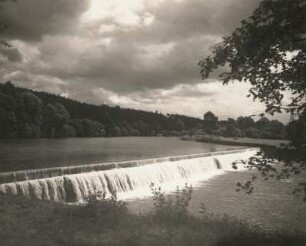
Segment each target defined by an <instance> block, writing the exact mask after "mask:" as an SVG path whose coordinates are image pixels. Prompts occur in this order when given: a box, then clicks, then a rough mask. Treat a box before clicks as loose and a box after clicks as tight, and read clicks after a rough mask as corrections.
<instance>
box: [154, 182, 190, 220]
mask: <svg viewBox="0 0 306 246" xmlns="http://www.w3.org/2000/svg"><path fill="white" fill-rule="evenodd" d="M150 188H151V192H152V194H153V201H154V208H153V216H154V218H155V219H157V220H159V221H161V222H164V223H184V222H185V221H186V219H188V217H189V214H188V206H189V203H190V200H191V196H192V186H188V185H187V184H186V185H185V187H184V188H183V189H182V190H179V187H177V190H176V193H175V197H174V200H172V199H170V198H169V197H168V199H167V198H166V197H165V194H164V193H163V192H162V191H161V188H160V187H158V188H157V187H155V186H154V184H151V186H150Z"/></svg>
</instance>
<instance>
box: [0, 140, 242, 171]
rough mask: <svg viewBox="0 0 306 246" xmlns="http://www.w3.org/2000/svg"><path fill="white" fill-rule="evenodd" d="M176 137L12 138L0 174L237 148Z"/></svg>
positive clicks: (0, 159) (0, 149) (3, 144)
mask: <svg viewBox="0 0 306 246" xmlns="http://www.w3.org/2000/svg"><path fill="white" fill-rule="evenodd" d="M237 148H239V147H237V146H236V147H235V146H224V145H215V144H208V143H198V142H189V141H188V142H184V141H181V140H180V139H179V138H176V137H121V138H70V139H13V140H5V141H4V140H2V141H0V172H7V171H16V170H25V169H39V168H44V167H57V166H68V165H81V164H90V163H97V162H107V161H124V160H136V159H147V158H150V157H160V156H175V155H182V154H193V153H203V152H212V151H222V150H225V149H237Z"/></svg>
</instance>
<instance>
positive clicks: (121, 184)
mask: <svg viewBox="0 0 306 246" xmlns="http://www.w3.org/2000/svg"><path fill="white" fill-rule="evenodd" d="M257 151H258V149H254V148H252V149H251V148H250V149H240V150H234V151H233V150H232V151H223V152H214V153H209V154H207V153H200V154H192V155H183V156H173V157H164V158H155V159H147V160H139V161H128V162H118V163H106V164H104V165H103V164H102V163H101V164H94V165H88V166H78V167H65V168H61V169H60V168H51V169H50V168H49V169H41V170H32V171H31V170H29V171H23V172H22V171H21V172H18V174H19V176H18V175H15V177H17V180H16V182H9V183H3V184H0V192H1V193H9V194H14V195H22V196H26V197H29V198H35V199H40V200H51V201H56V202H80V201H81V200H82V199H83V198H84V197H86V196H88V195H90V194H93V193H94V192H103V193H105V194H106V195H110V194H111V193H112V192H114V191H115V192H116V193H117V195H118V197H119V198H120V199H124V198H128V197H133V196H134V195H136V194H138V195H139V194H141V193H142V195H146V194H148V192H150V191H149V186H150V185H151V184H152V183H153V184H154V185H155V186H161V187H163V189H164V187H166V189H167V188H169V189H173V187H174V188H175V187H176V186H177V185H184V184H185V183H188V184H193V183H196V182H198V181H202V180H206V179H208V178H210V177H213V176H215V175H217V174H221V173H222V172H224V171H230V170H232V163H233V162H234V161H237V160H245V159H247V158H249V157H251V156H253V155H254V154H255V153H256V152H257ZM111 168H112V169H111ZM77 172H78V173H77ZM67 173H68V174H67ZM69 173H71V174H69ZM12 174H13V173H9V175H7V176H5V177H10V178H11V177H14V175H12ZM29 174H32V176H31V175H29ZM5 175H6V174H5ZM35 177H38V178H37V179H35ZM20 178H23V181H18V180H19V179H20ZM27 179H28V180H27ZM2 180H3V179H2Z"/></svg>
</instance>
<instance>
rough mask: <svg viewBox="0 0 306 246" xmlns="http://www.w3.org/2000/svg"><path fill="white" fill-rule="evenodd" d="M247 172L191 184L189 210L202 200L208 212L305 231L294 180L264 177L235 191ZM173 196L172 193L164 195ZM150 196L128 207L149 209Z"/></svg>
mask: <svg viewBox="0 0 306 246" xmlns="http://www.w3.org/2000/svg"><path fill="white" fill-rule="evenodd" d="M249 178H250V173H249V172H246V171H245V172H226V173H225V174H222V175H219V176H215V177H214V178H212V179H210V180H208V181H203V182H201V183H200V184H199V185H198V186H195V187H194V188H193V193H192V200H191V203H190V205H189V210H190V212H191V213H192V214H195V215H197V216H201V214H200V213H199V211H200V207H201V204H202V203H203V204H204V205H205V208H206V210H207V212H208V213H213V214H214V215H223V214H227V215H230V216H235V217H236V218H240V219H243V220H246V221H248V222H249V223H251V224H253V225H258V226H260V227H261V228H265V229H268V230H273V231H275V230H289V231H291V230H292V231H294V232H298V231H300V232H303V233H305V232H306V202H303V201H302V198H301V197H296V196H294V195H293V194H292V191H293V189H294V188H295V187H297V186H296V185H297V184H296V183H295V182H294V181H290V180H286V181H264V180H258V182H256V183H255V192H254V193H253V194H252V195H247V194H245V193H244V192H236V183H237V182H238V181H244V180H248V179H249ZM167 197H169V198H170V199H174V194H169V195H167ZM152 206H153V201H152V198H146V199H140V198H139V199H133V200H130V201H129V202H128V207H129V209H130V210H131V211H132V212H133V213H140V214H144V213H149V212H150V211H151V210H152Z"/></svg>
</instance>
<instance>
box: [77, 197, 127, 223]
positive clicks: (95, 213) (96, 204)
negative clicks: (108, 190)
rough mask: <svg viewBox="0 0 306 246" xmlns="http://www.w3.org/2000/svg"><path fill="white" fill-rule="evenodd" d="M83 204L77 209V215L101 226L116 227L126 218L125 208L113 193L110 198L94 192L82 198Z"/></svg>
mask: <svg viewBox="0 0 306 246" xmlns="http://www.w3.org/2000/svg"><path fill="white" fill-rule="evenodd" d="M83 200H84V204H83V205H81V206H80V207H79V209H78V212H77V213H78V215H79V216H84V217H86V218H88V219H94V220H96V219H98V220H100V223H102V224H108V225H110V226H114V225H117V224H118V223H119V222H120V220H121V219H122V218H123V217H124V216H127V212H128V211H127V207H126V204H125V203H124V202H123V201H119V200H118V198H117V194H116V193H115V192H113V193H112V194H111V196H110V197H106V194H105V193H102V192H97V191H94V192H93V193H92V194H90V195H89V196H87V197H84V198H83Z"/></svg>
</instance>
